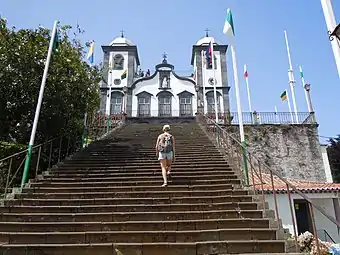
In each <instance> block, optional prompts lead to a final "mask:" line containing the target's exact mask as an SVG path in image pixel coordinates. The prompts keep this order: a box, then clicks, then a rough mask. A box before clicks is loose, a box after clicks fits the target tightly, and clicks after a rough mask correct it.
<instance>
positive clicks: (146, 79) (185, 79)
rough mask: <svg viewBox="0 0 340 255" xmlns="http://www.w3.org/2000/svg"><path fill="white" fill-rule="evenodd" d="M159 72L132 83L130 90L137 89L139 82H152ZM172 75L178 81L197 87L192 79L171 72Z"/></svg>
mask: <svg viewBox="0 0 340 255" xmlns="http://www.w3.org/2000/svg"><path fill="white" fill-rule="evenodd" d="M159 72H160V71H159V70H156V72H155V73H154V74H153V75H151V76H149V77H143V78H140V79H138V80H135V81H134V82H133V83H132V85H131V87H130V88H131V89H134V88H135V87H136V85H137V83H139V82H142V81H148V80H152V79H153V78H155V77H156V75H157V73H159ZM171 73H172V74H173V75H174V76H175V78H176V79H178V80H182V81H188V82H191V83H192V84H193V85H196V82H195V81H194V80H192V79H189V78H187V77H181V76H178V75H177V74H176V73H175V72H174V71H171ZM170 87H171V86H170Z"/></svg>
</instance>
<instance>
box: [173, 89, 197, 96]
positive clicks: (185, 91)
mask: <svg viewBox="0 0 340 255" xmlns="http://www.w3.org/2000/svg"><path fill="white" fill-rule="evenodd" d="M184 93H188V94H190V95H192V96H194V94H193V93H191V92H189V91H187V90H184V91H182V92H180V93H178V94H177V96H179V95H182V94H184Z"/></svg>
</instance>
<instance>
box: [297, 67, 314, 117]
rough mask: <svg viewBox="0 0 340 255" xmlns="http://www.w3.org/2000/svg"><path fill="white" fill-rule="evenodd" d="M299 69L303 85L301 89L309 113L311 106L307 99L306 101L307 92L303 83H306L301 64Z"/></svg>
mask: <svg viewBox="0 0 340 255" xmlns="http://www.w3.org/2000/svg"><path fill="white" fill-rule="evenodd" d="M299 69H300V76H301V82H302V87H303V90H304V91H305V97H306V102H307V107H308V112H309V113H311V112H312V109H311V107H310V105H309V101H308V92H307V90H305V84H306V82H305V77H304V74H303V72H302V67H301V66H299Z"/></svg>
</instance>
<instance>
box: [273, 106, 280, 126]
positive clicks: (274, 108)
mask: <svg viewBox="0 0 340 255" xmlns="http://www.w3.org/2000/svg"><path fill="white" fill-rule="evenodd" d="M274 109H275V122H276V123H279V121H278V120H277V117H278V116H277V114H278V112H277V107H276V105H275V106H274Z"/></svg>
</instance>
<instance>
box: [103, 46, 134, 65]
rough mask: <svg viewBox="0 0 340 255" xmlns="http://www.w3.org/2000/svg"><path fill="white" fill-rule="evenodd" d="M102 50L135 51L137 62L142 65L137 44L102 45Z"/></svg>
mask: <svg viewBox="0 0 340 255" xmlns="http://www.w3.org/2000/svg"><path fill="white" fill-rule="evenodd" d="M102 50H103V52H104V53H106V52H115V51H126V52H132V53H134V55H135V56H136V62H137V65H140V61H139V56H138V49H137V46H135V45H132V46H124V45H122V46H120V45H118V46H105V45H102Z"/></svg>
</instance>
